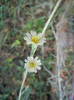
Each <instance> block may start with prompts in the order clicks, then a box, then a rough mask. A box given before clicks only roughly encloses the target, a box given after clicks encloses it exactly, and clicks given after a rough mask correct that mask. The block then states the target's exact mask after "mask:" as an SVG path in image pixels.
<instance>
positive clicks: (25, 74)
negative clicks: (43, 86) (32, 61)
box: [18, 70, 27, 100]
mask: <svg viewBox="0 0 74 100" xmlns="http://www.w3.org/2000/svg"><path fill="white" fill-rule="evenodd" d="M26 77H27V70H26V71H25V72H24V78H23V82H22V85H21V89H20V92H19V98H18V100H21V95H22V90H23V87H24V83H25V80H26Z"/></svg>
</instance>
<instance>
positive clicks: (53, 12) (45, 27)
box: [42, 0, 62, 35]
mask: <svg viewBox="0 0 74 100" xmlns="http://www.w3.org/2000/svg"><path fill="white" fill-rule="evenodd" d="M61 1H62V0H58V2H57V4H56V6H55V8H54V9H53V11H52V13H51V15H50V17H49V19H48V20H47V22H46V24H45V26H44V29H43V31H42V35H44V33H45V31H46V29H47V26H48V25H49V23H50V21H51V19H52V18H53V16H54V14H55V12H56V10H57V8H58V7H59V5H60V3H61Z"/></svg>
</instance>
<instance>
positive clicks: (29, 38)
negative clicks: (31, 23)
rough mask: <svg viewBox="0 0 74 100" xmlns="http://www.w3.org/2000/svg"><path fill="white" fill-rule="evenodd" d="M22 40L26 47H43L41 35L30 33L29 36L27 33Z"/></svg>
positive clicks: (43, 40)
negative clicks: (30, 45) (24, 41)
mask: <svg viewBox="0 0 74 100" xmlns="http://www.w3.org/2000/svg"><path fill="white" fill-rule="evenodd" d="M24 39H25V40H26V42H27V44H28V45H29V44H32V45H33V46H34V47H37V46H38V45H43V43H45V40H46V39H45V37H44V36H43V35H42V34H41V33H40V34H37V33H36V32H35V31H31V34H30V33H27V34H26V36H25V37H24Z"/></svg>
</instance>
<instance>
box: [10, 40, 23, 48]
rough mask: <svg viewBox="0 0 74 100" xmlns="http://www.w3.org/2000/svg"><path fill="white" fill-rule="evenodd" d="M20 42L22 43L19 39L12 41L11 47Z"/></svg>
mask: <svg viewBox="0 0 74 100" xmlns="http://www.w3.org/2000/svg"><path fill="white" fill-rule="evenodd" d="M20 44H21V42H20V41H19V40H15V41H14V42H13V43H12V45H11V47H15V46H17V45H20Z"/></svg>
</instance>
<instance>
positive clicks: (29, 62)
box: [25, 57, 41, 73]
mask: <svg viewBox="0 0 74 100" xmlns="http://www.w3.org/2000/svg"><path fill="white" fill-rule="evenodd" d="M40 65H41V60H38V57H35V58H33V57H27V59H26V60H25V68H26V70H27V71H28V72H35V73H37V70H40V69H41V67H40Z"/></svg>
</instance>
